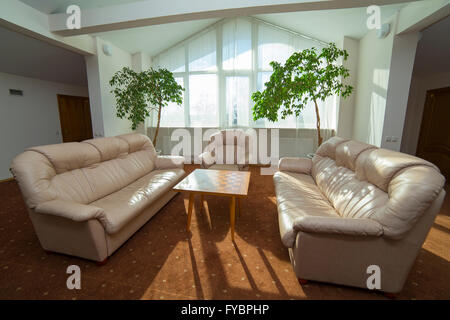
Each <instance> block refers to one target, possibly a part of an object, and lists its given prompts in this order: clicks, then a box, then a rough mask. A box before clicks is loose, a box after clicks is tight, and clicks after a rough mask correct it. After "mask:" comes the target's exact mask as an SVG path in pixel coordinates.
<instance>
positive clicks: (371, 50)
mask: <svg viewBox="0 0 450 320" xmlns="http://www.w3.org/2000/svg"><path fill="white" fill-rule="evenodd" d="M396 20H397V15H395V16H394V17H393V18H392V19H390V20H389V22H390V23H391V32H390V33H389V35H388V36H387V37H386V38H384V39H377V37H376V31H375V30H371V31H369V32H368V33H367V34H366V35H365V36H364V37H363V38H362V39H361V40H360V41H359V60H358V77H357V84H358V85H357V88H356V99H355V116H354V122H353V138H354V139H356V140H359V141H363V142H366V143H370V144H373V145H376V146H380V145H381V137H382V132H383V122H384V114H385V109H386V98H387V89H388V80H389V70H390V66H391V55H392V47H393V40H394V33H395V32H394V31H392V30H395V23H396Z"/></svg>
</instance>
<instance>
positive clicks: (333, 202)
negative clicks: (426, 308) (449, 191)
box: [273, 137, 445, 293]
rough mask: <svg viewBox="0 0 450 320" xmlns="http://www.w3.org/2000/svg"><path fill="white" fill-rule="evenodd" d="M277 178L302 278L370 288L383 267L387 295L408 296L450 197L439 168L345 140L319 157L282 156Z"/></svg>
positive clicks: (284, 228)
mask: <svg viewBox="0 0 450 320" xmlns="http://www.w3.org/2000/svg"><path fill="white" fill-rule="evenodd" d="M273 179H274V183H275V190H276V196H277V206H278V221H279V228H280V233H281V239H282V242H283V244H284V245H285V246H286V247H287V248H289V254H290V258H291V262H292V265H293V268H294V270H295V273H296V275H297V277H298V278H299V279H305V280H315V281H323V282H329V283H334V284H341V285H349V286H355V287H361V288H368V286H367V282H368V279H369V276H371V275H372V274H373V271H372V270H371V269H370V268H369V270H368V267H369V266H372V265H375V266H378V267H379V268H380V269H379V270H380V276H381V279H380V280H381V288H379V287H378V288H376V289H380V290H382V291H384V292H387V293H397V292H399V291H401V289H402V287H403V285H404V283H405V280H406V278H407V276H408V273H409V271H410V269H411V267H412V265H413V263H414V261H415V259H416V257H417V254H418V252H419V250H420V248H421V246H422V244H423V242H424V240H425V238H426V236H427V234H428V232H429V230H430V228H431V226H432V224H433V221H434V219H435V217H436V214H437V213H438V211H439V210H440V208H441V205H442V202H443V199H444V196H445V191H444V189H443V186H444V183H445V179H444V177H443V176H442V175H441V174H440V172H439V169H438V168H437V167H436V166H434V165H433V164H432V163H430V162H427V161H425V160H422V159H419V158H416V157H414V156H410V155H407V154H403V153H400V152H394V151H390V150H386V149H379V148H377V147H375V146H372V145H368V144H365V143H361V142H357V141H351V140H346V139H342V138H339V137H333V138H331V139H329V140H328V141H326V142H325V143H323V144H322V145H321V146H320V147H319V148H318V150H317V152H316V154H315V155H314V157H313V158H312V159H307V158H282V159H280V161H279V171H278V172H277V173H275V175H274V178H273ZM371 281H372V280H370V281H369V282H371ZM372 283H375V284H376V282H372ZM371 289H372V288H371Z"/></svg>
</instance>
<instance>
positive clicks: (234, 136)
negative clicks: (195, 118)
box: [199, 129, 250, 171]
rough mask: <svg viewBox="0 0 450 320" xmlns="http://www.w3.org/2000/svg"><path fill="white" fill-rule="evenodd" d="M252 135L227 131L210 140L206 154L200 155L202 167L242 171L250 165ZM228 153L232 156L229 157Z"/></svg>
mask: <svg viewBox="0 0 450 320" xmlns="http://www.w3.org/2000/svg"><path fill="white" fill-rule="evenodd" d="M249 144H250V135H249V134H247V133H245V132H244V130H242V129H226V130H221V131H219V132H216V133H214V134H213V135H211V137H210V138H209V144H208V146H207V147H206V150H205V152H203V153H202V154H200V155H199V159H200V161H201V167H202V168H203V169H211V170H230V171H242V170H246V169H248V165H249V157H250V156H249V152H250V150H249ZM227 152H228V153H229V154H232V157H231V156H228V157H227Z"/></svg>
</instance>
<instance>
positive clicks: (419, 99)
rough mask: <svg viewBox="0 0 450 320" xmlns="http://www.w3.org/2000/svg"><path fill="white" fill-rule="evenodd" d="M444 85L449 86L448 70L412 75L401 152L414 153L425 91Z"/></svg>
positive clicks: (449, 74)
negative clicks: (421, 75) (419, 75)
mask: <svg viewBox="0 0 450 320" xmlns="http://www.w3.org/2000/svg"><path fill="white" fill-rule="evenodd" d="M445 87H450V71H447V72H443V73H438V74H432V75H428V76H423V77H417V76H416V77H414V76H413V78H412V81H411V89H410V92H409V99H408V109H407V112H406V119H405V127H404V129H403V138H402V145H401V149H400V150H401V152H405V153H409V154H412V155H415V154H416V151H417V150H416V149H417V143H418V142H419V134H420V126H421V124H422V115H423V108H424V106H425V98H426V93H427V91H428V90H432V89H439V88H445Z"/></svg>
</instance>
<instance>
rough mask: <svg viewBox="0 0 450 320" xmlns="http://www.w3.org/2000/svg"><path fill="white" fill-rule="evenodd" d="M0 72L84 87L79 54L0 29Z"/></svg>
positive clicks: (84, 82)
mask: <svg viewBox="0 0 450 320" xmlns="http://www.w3.org/2000/svg"><path fill="white" fill-rule="evenodd" d="M0 39H2V42H3V43H7V44H8V45H3V46H2V49H1V50H0V72H5V73H11V74H15V75H19V76H24V77H31V78H38V79H41V80H47V81H54V82H62V83H67V84H74V85H81V86H86V85H87V76H86V65H85V62H84V57H83V56H82V55H80V54H77V53H74V52H72V51H68V50H66V49H62V48H60V47H55V46H53V45H50V44H48V43H46V42H43V41H40V40H36V39H34V38H30V37H27V36H25V35H22V34H20V33H17V32H15V31H11V30H8V29H5V28H2V27H0Z"/></svg>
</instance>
